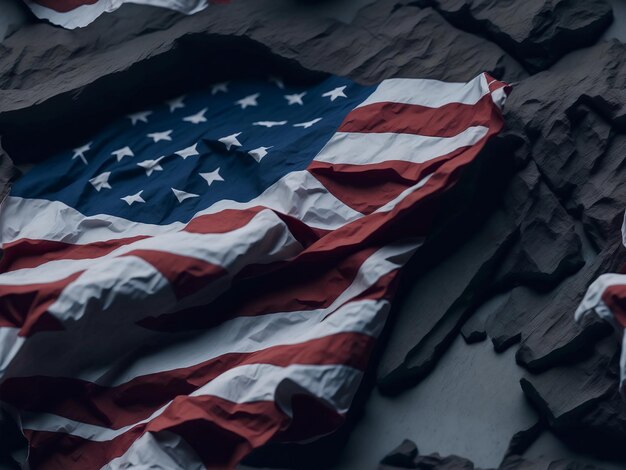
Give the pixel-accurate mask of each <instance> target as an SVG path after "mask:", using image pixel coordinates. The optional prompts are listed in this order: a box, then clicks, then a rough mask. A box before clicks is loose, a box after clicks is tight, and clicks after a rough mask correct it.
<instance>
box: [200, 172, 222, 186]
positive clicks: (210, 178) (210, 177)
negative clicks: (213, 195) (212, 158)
mask: <svg viewBox="0 0 626 470" xmlns="http://www.w3.org/2000/svg"><path fill="white" fill-rule="evenodd" d="M198 174H199V175H200V176H201V177H203V178H204V179H205V180H206V182H207V183H208V184H209V186H211V183H213V182H215V181H224V178H222V177H221V176H220V169H219V167H218V168H217V170H213V171H210V172H208V173H198Z"/></svg>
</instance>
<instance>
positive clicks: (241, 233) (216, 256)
mask: <svg viewBox="0 0 626 470" xmlns="http://www.w3.org/2000/svg"><path fill="white" fill-rule="evenodd" d="M135 250H152V251H160V252H164V253H169V254H173V255H179V256H186V257H190V258H196V259H199V260H202V261H205V262H208V263H211V264H215V265H218V266H221V267H223V268H224V269H226V270H228V271H232V272H235V271H238V270H240V269H241V268H242V267H243V266H245V265H248V264H252V263H266V262H268V261H276V260H285V259H289V258H291V257H293V256H295V255H296V254H298V253H299V252H300V251H302V246H301V245H300V243H299V242H298V241H297V240H296V239H295V238H293V235H292V234H291V232H290V231H289V229H288V227H287V226H286V225H285V223H284V222H283V221H282V219H280V218H279V217H278V216H277V215H276V214H275V213H274V212H272V211H270V210H264V211H261V212H259V213H258V214H256V215H255V216H254V217H253V218H252V219H251V220H250V222H248V223H247V224H246V225H244V226H243V227H240V228H238V229H235V230H233V231H231V232H226V233H215V234H214V233H210V234H200V233H190V232H185V231H180V232H173V233H164V234H162V235H159V236H154V237H150V238H144V239H141V240H137V241H135V242H133V243H130V244H128V245H122V246H121V247H119V248H117V249H115V250H113V251H111V252H110V253H107V254H106V255H103V256H101V257H99V258H85V259H59V260H53V261H49V262H47V263H44V264H40V265H39V266H35V267H32V268H23V269H17V270H15V271H9V272H6V273H3V274H0V285H5V286H8V285H30V284H38V283H47V282H53V281H57V280H61V279H65V278H67V277H68V276H70V275H72V274H75V273H78V272H81V271H85V270H88V269H93V268H94V267H97V266H98V265H99V264H101V263H104V262H109V260H111V259H113V258H118V257H123V255H125V254H127V253H130V252H132V251H135ZM115 262H119V263H124V259H117V260H116V261H115Z"/></svg>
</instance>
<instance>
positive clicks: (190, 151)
mask: <svg viewBox="0 0 626 470" xmlns="http://www.w3.org/2000/svg"><path fill="white" fill-rule="evenodd" d="M197 146H198V143H197V142H196V143H195V144H193V145H191V146H189V147H187V148H185V149H182V150H179V151H178V152H174V153H175V154H176V155H178V156H180V157H183V160H184V159H186V158H187V157H193V156H194V155H200V154H199V153H198V150H197V149H196V147H197Z"/></svg>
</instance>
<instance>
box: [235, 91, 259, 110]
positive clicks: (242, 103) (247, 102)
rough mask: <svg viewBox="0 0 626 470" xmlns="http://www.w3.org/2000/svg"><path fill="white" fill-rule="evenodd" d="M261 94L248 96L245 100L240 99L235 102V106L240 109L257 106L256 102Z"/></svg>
mask: <svg viewBox="0 0 626 470" xmlns="http://www.w3.org/2000/svg"><path fill="white" fill-rule="evenodd" d="M260 94H261V93H255V94H254V95H248V96H246V97H245V98H241V99H240V100H239V101H235V104H238V105H239V106H241V109H246V108H247V107H248V106H258V105H259V103H257V102H256V100H257V98H258V97H259V95H260Z"/></svg>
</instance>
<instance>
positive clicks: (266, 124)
mask: <svg viewBox="0 0 626 470" xmlns="http://www.w3.org/2000/svg"><path fill="white" fill-rule="evenodd" d="M285 124H287V121H257V122H253V123H252V125H253V126H263V127H274V126H284V125H285Z"/></svg>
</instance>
